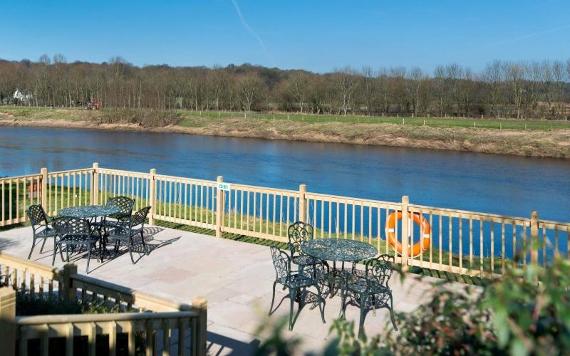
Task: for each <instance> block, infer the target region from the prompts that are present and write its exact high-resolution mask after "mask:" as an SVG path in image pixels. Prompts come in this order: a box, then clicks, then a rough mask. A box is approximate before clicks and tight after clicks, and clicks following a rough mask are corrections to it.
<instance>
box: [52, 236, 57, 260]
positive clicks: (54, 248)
mask: <svg viewBox="0 0 570 356" xmlns="http://www.w3.org/2000/svg"><path fill="white" fill-rule="evenodd" d="M57 246H58V244H57V243H56V242H55V239H54V240H53V258H52V260H51V265H52V266H53V265H54V264H55V256H56V255H57Z"/></svg>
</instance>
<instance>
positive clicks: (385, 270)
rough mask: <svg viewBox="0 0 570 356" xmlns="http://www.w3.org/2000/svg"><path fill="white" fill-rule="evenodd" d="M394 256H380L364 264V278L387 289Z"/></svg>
mask: <svg viewBox="0 0 570 356" xmlns="http://www.w3.org/2000/svg"><path fill="white" fill-rule="evenodd" d="M394 261H395V259H394V256H390V255H386V254H382V255H380V256H378V257H376V258H373V259H371V260H368V261H367V262H366V278H367V279H368V280H369V281H375V282H377V283H380V285H382V286H385V287H388V281H389V280H390V277H391V276H392V271H393V270H394V268H393V265H394Z"/></svg>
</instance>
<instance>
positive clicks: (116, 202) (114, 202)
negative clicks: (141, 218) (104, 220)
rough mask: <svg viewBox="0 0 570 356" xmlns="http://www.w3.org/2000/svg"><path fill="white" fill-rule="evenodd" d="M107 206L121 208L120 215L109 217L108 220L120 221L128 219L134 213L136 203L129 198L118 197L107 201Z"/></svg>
mask: <svg viewBox="0 0 570 356" xmlns="http://www.w3.org/2000/svg"><path fill="white" fill-rule="evenodd" d="M105 205H106V206H113V207H116V208H119V210H120V212H119V213H116V214H112V215H109V216H108V218H111V219H115V220H120V219H122V218H128V217H129V216H131V214H132V213H133V207H134V206H135V201H134V200H133V199H131V198H129V197H125V196H117V197H112V198H110V199H109V200H107V203H106V204H105Z"/></svg>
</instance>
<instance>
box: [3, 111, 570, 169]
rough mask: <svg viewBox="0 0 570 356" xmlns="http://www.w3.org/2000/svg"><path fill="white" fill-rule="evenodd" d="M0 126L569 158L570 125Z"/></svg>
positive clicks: (217, 115)
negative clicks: (89, 129) (206, 136)
mask: <svg viewBox="0 0 570 356" xmlns="http://www.w3.org/2000/svg"><path fill="white" fill-rule="evenodd" d="M0 125H15V126H52V127H86V128H99V129H114V130H118V129H123V130H148V131H155V132H177V133H187V134H194V135H214V136H230V137H250V138H263V139H281V140H295V141H310V142H335V143H349V144H363V145H381V146H394V147H414V148H423V149H443V150H455V151H471V152H482V153H494V154H510V155H519V156H531V157H555V158H570V122H565V121H545V120H524V121H522V120H506V119H504V120H503V119H462V118H411V117H404V118H402V117H368V116H351V115H348V116H339V115H337V116H333V115H307V114H305V115H302V114H287V113H248V114H247V117H245V115H244V113H228V112H195V111H185V110H180V111H156V110H125V109H121V110H101V111H87V110H81V109H50V108H27V107H0Z"/></svg>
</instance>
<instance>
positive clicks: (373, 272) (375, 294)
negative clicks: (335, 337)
mask: <svg viewBox="0 0 570 356" xmlns="http://www.w3.org/2000/svg"><path fill="white" fill-rule="evenodd" d="M393 265H394V256H390V255H386V254H383V255H380V256H378V257H375V258H371V259H369V260H367V261H366V262H365V270H364V273H355V274H353V275H352V276H349V277H348V279H347V281H346V285H345V288H344V289H345V290H344V291H343V294H342V296H341V299H342V304H341V315H342V317H343V318H344V316H345V312H346V307H347V305H354V306H357V307H359V308H360V320H359V330H358V334H359V335H360V336H361V335H364V320H365V319H366V315H367V314H368V312H369V311H371V310H376V309H380V308H386V309H388V310H389V311H390V319H391V321H392V325H393V326H394V329H396V330H398V327H397V326H396V320H395V318H394V301H393V297H392V290H391V289H390V286H389V285H388V282H389V280H390V277H391V276H392V272H393Z"/></svg>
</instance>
